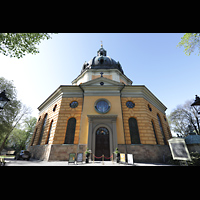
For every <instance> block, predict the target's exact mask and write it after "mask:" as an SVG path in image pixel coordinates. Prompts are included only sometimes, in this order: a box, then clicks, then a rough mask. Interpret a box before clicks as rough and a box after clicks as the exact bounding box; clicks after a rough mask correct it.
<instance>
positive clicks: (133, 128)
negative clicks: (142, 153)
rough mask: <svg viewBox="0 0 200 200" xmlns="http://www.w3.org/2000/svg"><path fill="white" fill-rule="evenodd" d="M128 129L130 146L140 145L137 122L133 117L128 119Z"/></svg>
mask: <svg viewBox="0 0 200 200" xmlns="http://www.w3.org/2000/svg"><path fill="white" fill-rule="evenodd" d="M129 129H130V136H131V144H141V142H140V136H139V131H138V125H137V120H136V119H135V118H133V117H131V118H130V119H129Z"/></svg>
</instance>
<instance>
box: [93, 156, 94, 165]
mask: <svg viewBox="0 0 200 200" xmlns="http://www.w3.org/2000/svg"><path fill="white" fill-rule="evenodd" d="M93 164H94V154H93Z"/></svg>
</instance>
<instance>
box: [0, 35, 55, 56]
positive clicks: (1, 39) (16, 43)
mask: <svg viewBox="0 0 200 200" xmlns="http://www.w3.org/2000/svg"><path fill="white" fill-rule="evenodd" d="M50 38H51V36H50V34H48V33H0V53H3V54H4V55H6V56H8V55H10V57H17V58H22V57H23V56H24V55H25V53H31V54H36V53H39V50H38V48H37V47H36V45H39V43H40V42H41V40H44V39H47V40H48V39H50Z"/></svg>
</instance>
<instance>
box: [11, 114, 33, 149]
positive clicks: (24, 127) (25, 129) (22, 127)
mask: <svg viewBox="0 0 200 200" xmlns="http://www.w3.org/2000/svg"><path fill="white" fill-rule="evenodd" d="M36 121H37V119H36V118H35V117H31V116H29V117H26V118H25V119H24V120H23V122H22V123H20V124H18V126H17V127H16V128H15V129H14V130H13V131H12V134H11V135H10V137H9V139H8V143H9V145H10V146H11V147H12V148H14V149H15V150H16V151H17V152H19V151H20V150H24V149H26V147H27V146H28V145H29V143H30V141H31V137H32V135H33V132H34V129H35V124H36Z"/></svg>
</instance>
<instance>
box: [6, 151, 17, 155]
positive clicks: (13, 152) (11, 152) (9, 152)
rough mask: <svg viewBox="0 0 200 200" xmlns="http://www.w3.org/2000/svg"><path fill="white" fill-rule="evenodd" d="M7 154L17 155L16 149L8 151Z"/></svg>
mask: <svg viewBox="0 0 200 200" xmlns="http://www.w3.org/2000/svg"><path fill="white" fill-rule="evenodd" d="M6 155H15V151H7V153H6Z"/></svg>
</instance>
